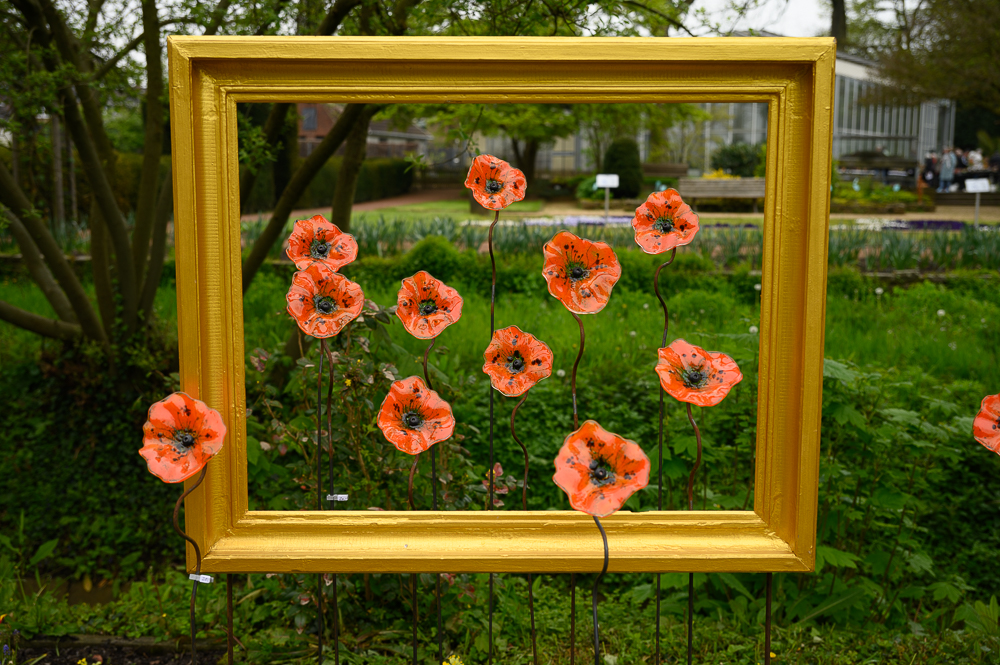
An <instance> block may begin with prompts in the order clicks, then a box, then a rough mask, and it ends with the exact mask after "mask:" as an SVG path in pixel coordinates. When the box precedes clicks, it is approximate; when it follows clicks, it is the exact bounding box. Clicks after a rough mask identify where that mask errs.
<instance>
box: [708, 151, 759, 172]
mask: <svg viewBox="0 0 1000 665" xmlns="http://www.w3.org/2000/svg"><path fill="white" fill-rule="evenodd" d="M763 165H764V144H763V143H762V144H760V145H750V144H749V143H733V144H731V145H724V146H722V147H721V148H719V149H718V150H716V151H715V152H713V153H712V168H713V169H722V170H723V171H725V172H726V173H729V174H731V175H738V176H740V177H742V178H753V177H755V176H758V172H759V170H760V169H761V168H762V167H763ZM763 175H764V174H763V173H760V175H759V176H758V177H762V176H763Z"/></svg>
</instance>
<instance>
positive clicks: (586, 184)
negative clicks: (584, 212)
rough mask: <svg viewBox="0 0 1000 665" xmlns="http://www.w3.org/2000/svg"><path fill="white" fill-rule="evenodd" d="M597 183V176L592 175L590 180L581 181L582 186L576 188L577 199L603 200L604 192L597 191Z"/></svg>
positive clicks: (601, 190)
mask: <svg viewBox="0 0 1000 665" xmlns="http://www.w3.org/2000/svg"><path fill="white" fill-rule="evenodd" d="M596 182H597V176H596V175H592V176H590V177H589V178H584V179H583V180H582V181H580V184H579V185H577V186H576V198H577V199H595V200H596V199H603V198H604V190H603V189H597V188H595V187H594V184H595V183H596Z"/></svg>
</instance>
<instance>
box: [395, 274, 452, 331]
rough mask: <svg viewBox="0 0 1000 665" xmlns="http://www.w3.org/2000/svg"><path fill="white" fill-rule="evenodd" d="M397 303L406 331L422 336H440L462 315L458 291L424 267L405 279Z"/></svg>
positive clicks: (398, 312) (397, 310)
mask: <svg viewBox="0 0 1000 665" xmlns="http://www.w3.org/2000/svg"><path fill="white" fill-rule="evenodd" d="M396 304H397V305H398V307H397V308H396V316H398V317H399V320H400V321H402V322H403V327H404V328H406V332H408V333H410V334H411V335H413V336H414V337H417V338H419V339H432V338H434V337H437V336H438V335H440V334H441V331H442V330H444V329H445V328H447V327H448V326H450V325H451V324H453V323H455V322H456V321H458V319H459V317H461V316H462V296H460V295H458V291H456V290H455V289H453V288H451V287H450V286H448V285H446V284H445V283H444V282H442V281H441V280H439V279H434V277H432V276H431V274H430V273H429V272H426V271H424V270H421V271H420V272H418V273H417V274H416V275H414V276H413V277H407V278H406V279H404V280H403V284H402V286H401V287H400V289H399V295H398V296H397V297H396Z"/></svg>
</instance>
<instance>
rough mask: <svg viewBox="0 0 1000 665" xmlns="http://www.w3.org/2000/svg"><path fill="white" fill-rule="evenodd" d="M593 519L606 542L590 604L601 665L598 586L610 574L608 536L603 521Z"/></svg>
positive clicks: (596, 664) (597, 659)
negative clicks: (601, 565)
mask: <svg viewBox="0 0 1000 665" xmlns="http://www.w3.org/2000/svg"><path fill="white" fill-rule="evenodd" d="M593 517H594V524H596V525H597V528H598V529H599V530H600V532H601V540H603V541H604V567H603V568H601V572H600V574H599V575H598V576H597V579H595V580H594V589H593V591H591V593H590V604H591V608H592V609H593V612H594V665H601V629H600V628H599V627H598V625H597V585H598V584H600V583H601V578H602V577H604V573H606V572H608V534H606V533H604V527H603V526H601V520H599V519H597V516H596V515H594V516H593Z"/></svg>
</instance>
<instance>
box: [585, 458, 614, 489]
mask: <svg viewBox="0 0 1000 665" xmlns="http://www.w3.org/2000/svg"><path fill="white" fill-rule="evenodd" d="M590 479H591V480H593V481H594V482H595V483H598V484H601V483H604V482H607V481H609V480H611V470H610V469H608V468H607V467H606V466H605V465H604V464H603V463H602V462H601V461H600V460H596V459H595V460H591V461H590Z"/></svg>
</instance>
